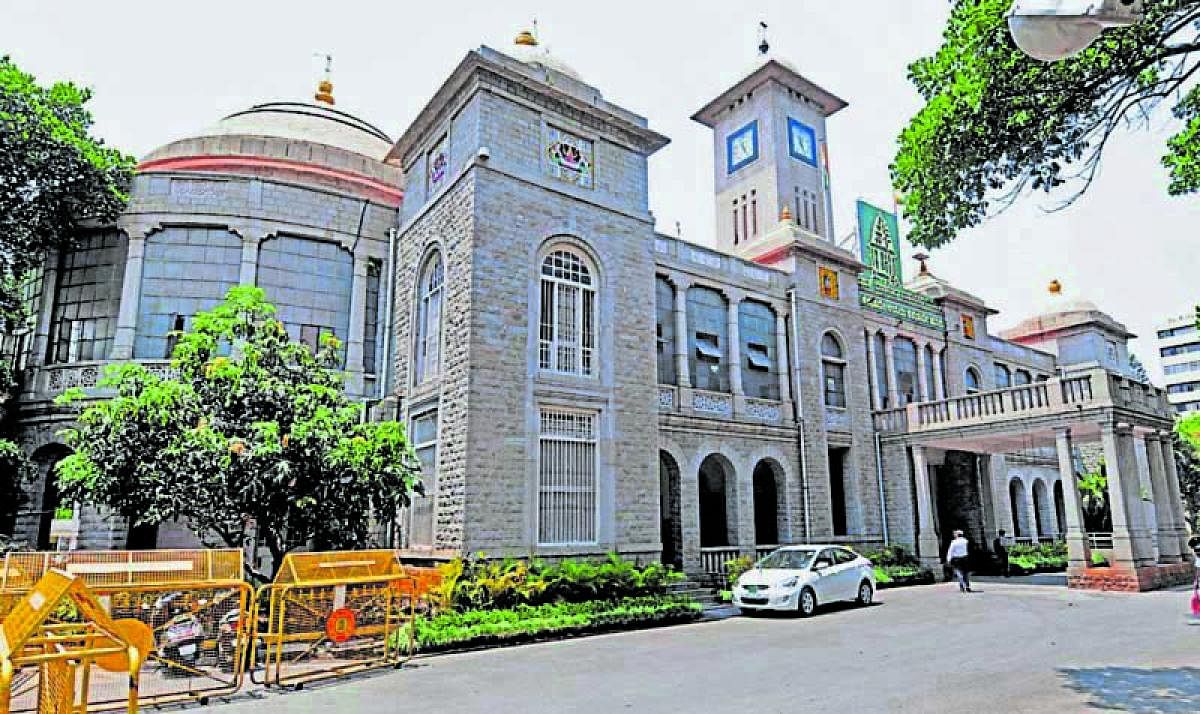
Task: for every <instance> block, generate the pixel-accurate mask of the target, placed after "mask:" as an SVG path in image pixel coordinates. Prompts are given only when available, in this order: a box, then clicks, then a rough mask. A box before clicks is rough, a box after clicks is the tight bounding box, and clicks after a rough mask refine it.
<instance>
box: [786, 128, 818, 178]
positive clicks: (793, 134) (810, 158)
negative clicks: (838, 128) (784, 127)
mask: <svg viewBox="0 0 1200 714" xmlns="http://www.w3.org/2000/svg"><path fill="white" fill-rule="evenodd" d="M788 153H789V154H791V155H792V158H793V159H799V160H801V161H803V162H804V163H806V164H810V165H812V166H816V165H817V132H816V131H815V130H813V128H812V127H811V126H808V125H807V124H805V123H803V122H801V121H799V120H797V119H793V118H791V117H788Z"/></svg>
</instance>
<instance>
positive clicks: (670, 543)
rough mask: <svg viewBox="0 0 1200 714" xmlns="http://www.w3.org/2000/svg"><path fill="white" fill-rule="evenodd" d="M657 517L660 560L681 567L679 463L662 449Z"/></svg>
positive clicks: (659, 467) (681, 538)
mask: <svg viewBox="0 0 1200 714" xmlns="http://www.w3.org/2000/svg"><path fill="white" fill-rule="evenodd" d="M658 480H659V517H660V524H661V525H660V528H661V530H660V531H659V533H660V536H661V538H662V562H663V564H664V565H670V566H673V567H675V568H676V569H677V570H682V569H683V497H682V484H681V481H680V474H679V463H678V462H677V461H676V460H675V457H673V456H671V454H670V453H668V452H667V451H664V450H660V451H659V452H658Z"/></svg>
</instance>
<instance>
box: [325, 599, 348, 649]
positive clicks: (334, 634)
mask: <svg viewBox="0 0 1200 714" xmlns="http://www.w3.org/2000/svg"><path fill="white" fill-rule="evenodd" d="M354 630H355V622H354V611H353V610H351V609H350V608H347V607H343V608H339V609H337V610H334V611H333V612H331V613H329V618H328V619H327V620H325V635H326V636H327V637H328V638H329V639H331V640H333V641H334V642H336V643H338V644H341V643H343V642H345V641H346V640H348V639H350V638H351V637H353V636H354Z"/></svg>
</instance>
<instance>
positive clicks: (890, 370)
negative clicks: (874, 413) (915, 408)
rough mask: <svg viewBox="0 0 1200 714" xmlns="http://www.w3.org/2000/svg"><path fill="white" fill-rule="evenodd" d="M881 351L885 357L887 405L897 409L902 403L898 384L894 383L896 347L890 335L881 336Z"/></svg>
mask: <svg viewBox="0 0 1200 714" xmlns="http://www.w3.org/2000/svg"><path fill="white" fill-rule="evenodd" d="M883 352H884V357H886V358H887V379H888V384H887V388H888V392H887V393H888V406H889V407H891V408H892V409H899V408H900V407H901V406H903V404H902V403H901V401H900V386H899V385H898V384H897V383H896V349H895V340H893V339H892V336H891V335H888V334H884V336H883Z"/></svg>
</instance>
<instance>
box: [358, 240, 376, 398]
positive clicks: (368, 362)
mask: <svg viewBox="0 0 1200 714" xmlns="http://www.w3.org/2000/svg"><path fill="white" fill-rule="evenodd" d="M379 274H380V264H379V262H378V261H374V260H372V261H369V262H368V263H367V305H366V311H365V313H364V315H363V372H365V373H367V374H375V368H376V365H375V360H376V359H377V356H376V354H375V351H376V349H377V345H378V332H379ZM352 366H353V365H352Z"/></svg>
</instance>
